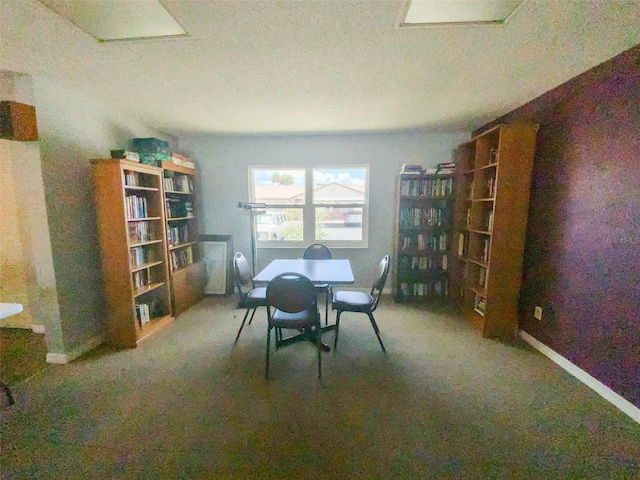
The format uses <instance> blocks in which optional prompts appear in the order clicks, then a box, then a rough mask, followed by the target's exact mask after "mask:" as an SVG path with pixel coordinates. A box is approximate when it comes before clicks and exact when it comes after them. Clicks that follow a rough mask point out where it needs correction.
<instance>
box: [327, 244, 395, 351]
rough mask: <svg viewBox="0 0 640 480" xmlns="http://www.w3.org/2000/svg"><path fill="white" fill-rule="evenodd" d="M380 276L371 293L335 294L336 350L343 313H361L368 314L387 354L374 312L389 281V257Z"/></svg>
mask: <svg viewBox="0 0 640 480" xmlns="http://www.w3.org/2000/svg"><path fill="white" fill-rule="evenodd" d="M378 270H379V275H378V277H377V278H376V281H375V283H374V284H373V287H372V288H371V293H364V292H353V291H346V290H337V291H336V292H334V294H333V309H334V310H336V312H337V313H336V337H335V341H334V343H333V348H334V350H335V349H336V347H337V346H338V333H339V331H340V314H342V313H343V312H359V313H366V314H367V316H368V317H369V320H370V321H371V326H372V327H373V330H374V332H376V336H377V337H378V342H380V346H381V347H382V351H383V352H386V350H385V348H384V344H383V343H382V339H381V338H380V330H379V329H378V325H377V324H376V321H375V319H374V318H373V312H374V311H375V309H376V308H377V307H378V302H379V301H380V295H381V294H382V289H383V288H384V284H385V282H386V281H387V274H388V273H389V255H385V256H384V257H383V258H382V260H381V261H380V264H379V266H378Z"/></svg>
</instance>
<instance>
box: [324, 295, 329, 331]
mask: <svg viewBox="0 0 640 480" xmlns="http://www.w3.org/2000/svg"><path fill="white" fill-rule="evenodd" d="M324 324H325V326H327V325H329V287H327V290H326V295H325V297H324Z"/></svg>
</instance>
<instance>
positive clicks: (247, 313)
mask: <svg viewBox="0 0 640 480" xmlns="http://www.w3.org/2000/svg"><path fill="white" fill-rule="evenodd" d="M249 310H251V309H250V308H247V312H246V313H245V314H244V318H243V319H242V323H241V324H240V330H238V334H237V335H236V340H235V342H233V343H238V339H239V338H240V334H241V333H242V327H244V322H246V321H247V316H248V315H249ZM253 312H254V313H255V310H254V311H253ZM249 323H251V322H249Z"/></svg>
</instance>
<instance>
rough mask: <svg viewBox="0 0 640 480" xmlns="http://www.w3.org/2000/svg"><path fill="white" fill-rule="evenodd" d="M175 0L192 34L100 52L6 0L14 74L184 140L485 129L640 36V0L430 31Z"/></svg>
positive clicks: (363, 11)
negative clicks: (63, 87)
mask: <svg viewBox="0 0 640 480" xmlns="http://www.w3.org/2000/svg"><path fill="white" fill-rule="evenodd" d="M162 3H163V5H164V6H165V7H166V8H167V10H168V11H169V12H171V13H172V15H173V16H174V17H175V18H176V19H177V20H178V22H179V23H180V24H181V25H182V26H183V27H184V28H185V30H186V31H187V32H188V33H189V34H190V37H189V38H187V39H161V40H144V41H136V42H114V43H106V44H100V43H98V42H97V41H96V40H95V39H94V38H92V37H91V36H89V35H88V34H86V33H84V32H83V31H82V30H80V29H79V28H77V27H76V26H74V25H72V24H71V23H69V22H68V21H66V20H64V19H63V18H61V17H60V16H58V15H57V14H56V13H54V12H53V11H51V10H50V9H48V8H47V7H45V6H44V5H43V4H42V3H40V2H38V1H37V0H0V8H1V11H0V14H1V15H0V17H1V18H2V22H0V29H1V30H0V32H1V42H2V44H1V48H2V50H1V52H0V69H2V70H9V71H15V72H20V73H30V74H33V75H42V76H45V77H49V78H51V79H54V80H56V81H63V82H65V83H67V84H69V85H71V86H73V87H74V88H77V89H78V90H81V91H84V92H85V93H86V94H88V95H90V96H92V97H94V98H96V99H98V100H101V101H104V102H106V103H109V104H117V105H118V106H119V108H121V109H123V110H125V111H127V112H130V113H131V114H132V115H135V116H137V117H141V118H143V119H144V120H145V121H146V122H147V123H148V124H149V125H150V126H152V127H155V128H158V129H160V130H163V131H165V132H168V133H172V134H180V133H183V132H216V133H258V132H260V133H266V132H335V131H376V130H395V129H405V128H427V129H434V130H438V131H453V130H464V131H469V130H472V129H473V128H475V127H478V126H479V125H481V124H483V123H485V122H486V121H488V120H491V119H493V118H495V117H496V116H499V115H501V114H503V113H505V112H507V111H509V110H511V109H513V108H515V107H517V106H519V105H522V104H523V103H525V102H527V101H529V100H531V99H533V98H535V97H537V96H538V95H540V94H542V93H544V92H545V91H548V90H550V89H552V88H553V87H555V86H557V85H559V84H561V83H563V82H565V81H567V80H569V79H570V78H572V77H574V76H576V75H577V74H579V73H581V72H583V71H585V70H587V69H589V68H591V67H593V66H595V65H597V64H599V63H601V62H603V61H605V60H607V59H609V58H611V57H613V56H615V55H616V54H618V53H620V52H622V51H624V50H626V49H628V48H630V47H632V46H634V45H636V44H638V43H640V0H629V1H627V0H576V1H574V0H525V2H524V4H523V5H522V6H521V7H520V8H519V9H518V11H517V12H516V14H514V15H513V16H512V17H511V18H510V19H509V21H508V22H507V23H506V24H504V25H501V26H497V25H487V26H439V27H421V28H410V27H409V28H397V24H398V22H399V21H400V18H401V15H402V14H403V12H404V9H405V7H406V2H405V1H404V0H390V1H363V0H357V1H347V0H344V1H343V0H340V1H301V0H300V1H244V0H243V1H240V0H238V1H226V2H225V1H205V0H196V1H186V0H180V1H170V0H162Z"/></svg>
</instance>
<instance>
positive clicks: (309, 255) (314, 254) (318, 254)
mask: <svg viewBox="0 0 640 480" xmlns="http://www.w3.org/2000/svg"><path fill="white" fill-rule="evenodd" d="M302 258H304V259H305V260H331V258H332V255H331V250H329V247H327V246H326V245H323V244H321V243H314V244H313V245H309V246H308V247H307V249H306V250H305V251H304V253H303V254H302ZM315 285H316V290H317V291H318V292H320V293H321V292H324V294H325V297H324V324H325V325H328V324H329V298H331V294H332V293H333V288H332V287H331V285H330V284H328V283H322V284H315Z"/></svg>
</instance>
